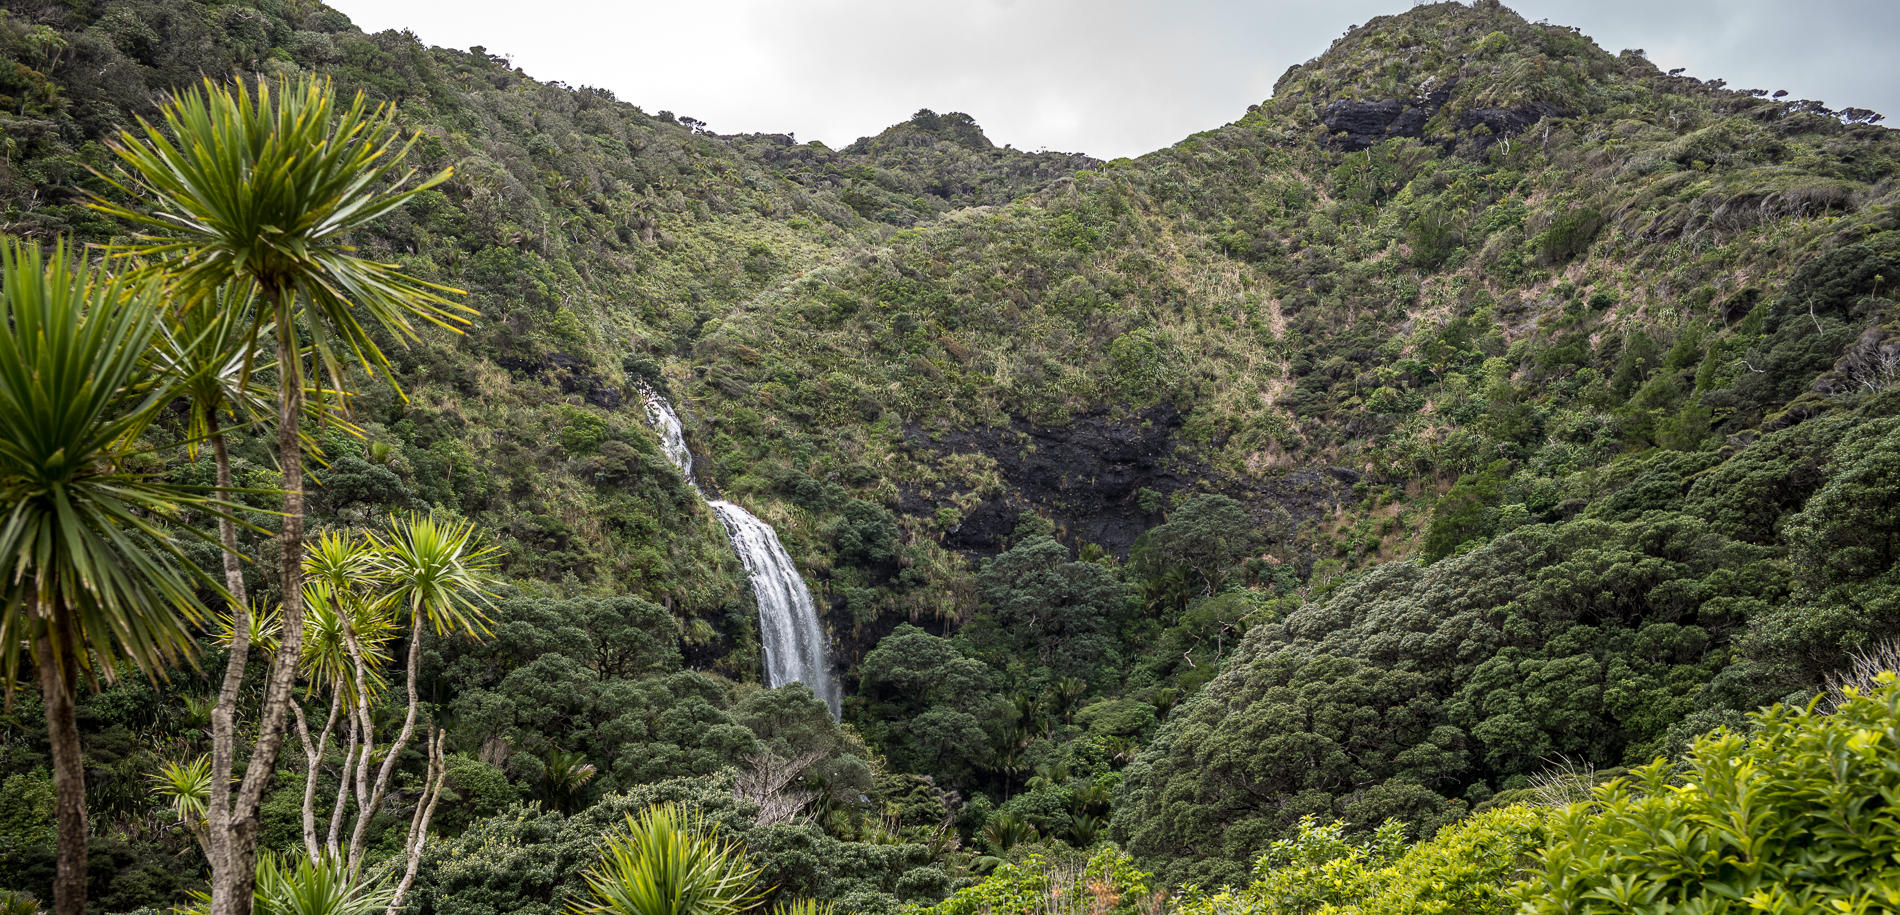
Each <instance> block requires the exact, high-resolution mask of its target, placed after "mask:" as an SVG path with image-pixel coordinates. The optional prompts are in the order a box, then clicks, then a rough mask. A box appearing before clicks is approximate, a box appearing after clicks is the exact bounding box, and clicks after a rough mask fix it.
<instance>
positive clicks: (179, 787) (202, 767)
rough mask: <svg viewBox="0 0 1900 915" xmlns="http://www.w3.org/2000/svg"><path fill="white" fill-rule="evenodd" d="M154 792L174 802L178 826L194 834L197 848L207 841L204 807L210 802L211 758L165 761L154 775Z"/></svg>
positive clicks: (172, 803) (173, 810) (152, 776)
mask: <svg viewBox="0 0 1900 915" xmlns="http://www.w3.org/2000/svg"><path fill="white" fill-rule="evenodd" d="M151 781H152V790H153V791H154V792H156V793H157V794H158V796H159V797H162V798H165V799H166V800H168V801H170V802H171V806H172V813H174V814H176V815H177V816H178V823H179V825H181V826H183V827H185V829H187V830H189V831H190V832H191V835H192V837H193V838H195V839H197V840H198V844H199V845H200V846H203V845H204V844H205V842H206V841H207V840H206V838H205V804H206V802H208V801H209V800H210V799H211V757H210V756H199V757H197V758H195V759H190V760H184V761H178V760H169V759H168V760H165V761H164V762H161V763H159V766H158V770H157V771H155V772H153V773H152V775H151Z"/></svg>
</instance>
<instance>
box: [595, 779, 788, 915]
mask: <svg viewBox="0 0 1900 915" xmlns="http://www.w3.org/2000/svg"><path fill="white" fill-rule="evenodd" d="M759 870H760V869H759V868H757V867H754V866H752V865H751V864H750V862H749V861H748V860H747V858H746V852H745V848H744V847H743V846H740V845H738V844H736V843H731V842H726V841H724V840H722V839H720V837H719V829H718V827H717V826H716V825H714V824H711V823H708V822H707V821H706V819H705V816H704V815H703V814H701V813H699V812H697V811H689V810H687V809H685V808H683V807H680V806H678V805H675V804H657V805H655V806H652V807H648V808H647V809H646V810H644V811H642V812H641V813H640V814H639V815H637V816H628V817H627V822H626V825H625V826H624V827H623V828H621V829H619V830H616V831H615V832H613V833H610V834H609V835H608V836H607V838H606V840H605V841H604V842H603V843H602V846H601V858H600V861H599V862H598V863H597V864H595V865H594V866H593V867H592V868H590V869H588V870H587V871H586V872H585V873H584V874H583V876H584V877H585V878H586V880H587V886H588V889H589V890H590V891H591V893H592V898H591V899H589V900H588V901H586V902H584V903H577V904H574V905H573V906H571V907H570V909H569V911H570V912H571V913H572V915H733V913H737V912H743V911H746V910H747V909H750V908H752V907H753V906H755V905H757V904H758V902H759V900H760V899H761V898H762V893H761V892H760V891H759V885H758V880H759Z"/></svg>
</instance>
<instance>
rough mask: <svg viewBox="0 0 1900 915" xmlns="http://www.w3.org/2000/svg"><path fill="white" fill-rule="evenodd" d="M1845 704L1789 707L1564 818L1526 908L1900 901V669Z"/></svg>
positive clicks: (1577, 910)
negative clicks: (1899, 805) (1898, 809)
mask: <svg viewBox="0 0 1900 915" xmlns="http://www.w3.org/2000/svg"><path fill="white" fill-rule="evenodd" d="M1880 683H1881V686H1880V688H1879V689H1877V690H1875V691H1873V692H1872V693H1869V694H1854V693H1849V694H1848V695H1847V697H1846V698H1845V699H1844V700H1843V701H1842V702H1841V704H1840V706H1839V707H1838V708H1836V709H1835V710H1834V712H1833V713H1832V714H1828V713H1826V712H1824V711H1823V710H1821V709H1819V708H1817V706H1818V704H1819V701H1820V700H1816V702H1814V703H1810V704H1809V705H1808V706H1807V707H1805V708H1802V707H1789V706H1782V705H1777V706H1775V707H1774V708H1771V709H1768V710H1767V711H1764V712H1760V713H1757V714H1755V715H1753V716H1751V720H1752V721H1753V724H1754V732H1753V733H1752V734H1747V735H1745V734H1741V733H1737V732H1734V731H1729V730H1722V731H1717V732H1716V733H1714V734H1710V735H1708V736H1706V737H1703V738H1701V739H1699V740H1697V741H1696V743H1695V746H1694V748H1693V749H1691V750H1690V752H1689V755H1688V758H1687V759H1686V760H1685V761H1684V762H1683V763H1682V764H1681V765H1679V766H1672V765H1670V764H1668V763H1666V762H1663V761H1661V760H1658V761H1657V762H1654V763H1651V764H1650V765H1647V766H1644V767H1642V768H1640V769H1637V770H1635V771H1633V772H1631V773H1630V774H1629V775H1628V776H1627V777H1625V778H1620V779H1617V780H1615V781H1613V782H1611V783H1609V784H1607V785H1604V786H1602V787H1600V788H1598V789H1597V793H1596V798H1595V800H1594V801H1592V802H1587V803H1581V804H1575V805H1572V806H1570V807H1568V808H1566V809H1565V810H1563V811H1562V812H1561V813H1559V814H1558V815H1557V817H1556V819H1555V821H1554V822H1553V823H1552V827H1551V829H1552V842H1551V846H1550V848H1549V849H1548V850H1547V851H1546V852H1545V853H1544V860H1543V867H1542V869H1541V870H1540V871H1539V872H1537V873H1536V874H1535V875H1534V876H1532V878H1531V879H1530V880H1528V881H1526V882H1525V883H1524V884H1523V885H1522V886H1521V887H1520V888H1519V895H1520V897H1521V899H1522V900H1523V903H1524V907H1523V908H1522V909H1521V910H1520V911H1522V912H1523V913H1524V915H1543V913H1552V915H1555V913H1565V915H1588V913H1607V912H1630V913H1654V915H1662V913H1722V912H1736V913H1739V912H1774V913H1780V912H1786V913H1795V912H1876V911H1878V912H1890V911H1893V910H1894V908H1895V907H1896V906H1900V816H1896V814H1895V800H1896V798H1900V681H1896V678H1895V676H1894V675H1893V674H1892V673H1886V674H1881V675H1880Z"/></svg>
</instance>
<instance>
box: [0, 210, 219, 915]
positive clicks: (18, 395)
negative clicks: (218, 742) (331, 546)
mask: <svg viewBox="0 0 1900 915" xmlns="http://www.w3.org/2000/svg"><path fill="white" fill-rule="evenodd" d="M0 299H4V303H3V304H0V563H4V571H3V573H0V597H3V598H4V605H0V678H3V679H4V681H5V683H4V686H5V689H6V691H7V695H8V696H9V697H11V695H12V690H13V688H14V687H15V685H16V684H17V683H18V680H19V674H20V671H21V648H22V647H25V646H31V649H32V651H33V654H34V663H35V669H36V671H37V673H38V677H39V682H40V692H41V694H42V696H43V697H44V698H45V701H46V718H47V728H48V734H49V737H50V739H51V747H52V757H53V779H54V786H55V793H56V800H55V812H56V818H57V820H58V823H59V861H58V876H57V877H56V878H55V880H54V910H55V911H56V912H58V913H59V915H80V913H82V912H83V911H84V909H85V898H86V883H85V869H86V810H85V777H84V771H83V769H82V767H81V764H80V758H79V731H78V724H77V720H76V718H75V710H74V702H75V700H76V697H77V689H78V684H79V682H80V681H81V680H93V679H97V678H98V677H100V676H104V677H110V676H112V674H113V672H114V671H115V669H117V668H118V667H119V665H121V664H124V665H128V666H131V667H134V668H136V669H138V670H141V671H143V672H145V673H146V674H147V675H150V676H159V675H161V674H162V672H163V671H164V669H165V668H166V667H167V666H168V665H170V664H173V663H175V662H177V661H179V660H180V659H182V658H185V657H187V656H188V655H189V653H190V651H191V649H192V642H191V634H190V626H191V624H192V623H193V622H195V621H197V620H200V619H202V618H203V617H204V615H205V614H204V608H203V607H201V606H200V605H199V603H198V598H197V596H196V594H195V593H194V590H193V587H192V585H193V580H194V578H196V579H200V580H202V573H198V572H197V571H196V569H195V568H194V567H192V565H191V564H190V562H189V561H187V560H186V559H185V557H184V555H183V554H182V553H181V552H180V550H179V548H178V546H177V544H176V543H175V542H174V540H173V534H172V532H171V531H170V530H169V529H167V528H166V527H164V526H163V525H162V524H161V523H160V520H161V519H164V518H167V517H172V516H175V515H176V514H177V513H178V511H179V509H180V508H181V507H184V506H196V507H201V508H211V509H213V510H214V511H215V510H219V509H218V506H216V505H215V504H213V503H211V502H210V501H209V500H208V499H206V498H205V497H204V496H203V495H201V494H198V493H196V492H194V491H192V490H189V489H186V488H183V487H178V486H172V485H168V484H165V483H162V482H159V481H157V480H154V479H151V478H149V477H147V476H145V475H143V474H139V473H135V472H131V471H128V470H126V469H125V468H124V466H123V463H122V459H123V458H124V457H125V456H126V454H127V453H128V451H130V450H131V449H132V448H133V447H134V446H135V443H136V441H137V439H138V437H139V434H140V432H141V431H143V430H144V429H145V427H146V425H147V423H149V421H150V420H151V418H152V416H153V414H154V412H155V411H156V409H157V408H158V407H159V406H161V405H162V404H164V403H165V402H166V401H167V400H168V399H170V392H169V391H168V390H167V389H166V388H165V386H164V384H163V383H162V379H151V378H147V377H142V376H141V373H140V372H139V366H140V360H141V357H142V356H143V354H144V351H145V350H146V348H147V347H148V346H149V345H150V343H151V341H152V338H153V336H154V335H155V334H156V333H157V331H158V307H157V303H156V300H155V296H154V295H153V293H152V292H151V290H150V287H147V286H132V285H127V284H124V283H121V282H119V281H116V280H113V279H110V278H108V277H106V276H104V275H102V274H99V273H95V272H94V271H93V269H92V268H91V267H89V266H88V265H86V264H85V263H84V262H83V261H82V260H80V259H79V258H76V257H74V256H73V255H72V253H71V252H70V251H69V250H68V249H67V248H66V246H65V245H64V244H63V243H62V244H60V245H59V246H57V247H55V248H54V250H53V252H52V253H51V255H50V256H47V255H43V254H42V253H41V252H40V250H39V249H38V248H36V247H31V246H25V245H21V244H18V243H16V242H14V241H11V240H7V241H4V242H0Z"/></svg>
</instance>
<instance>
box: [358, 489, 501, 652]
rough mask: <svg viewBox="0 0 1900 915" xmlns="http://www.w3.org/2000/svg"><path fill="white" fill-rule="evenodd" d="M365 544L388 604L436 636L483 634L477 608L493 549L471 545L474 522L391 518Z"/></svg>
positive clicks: (490, 578) (490, 574) (484, 621)
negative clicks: (371, 547) (376, 562)
mask: <svg viewBox="0 0 1900 915" xmlns="http://www.w3.org/2000/svg"><path fill="white" fill-rule="evenodd" d="M370 540H371V541H372V542H373V543H374V544H375V545H376V549H377V551H378V552H379V553H380V554H381V555H380V563H381V568H382V572H383V575H384V577H385V578H386V579H387V581H388V582H389V585H388V588H389V590H388V592H387V593H388V598H389V600H390V602H391V603H394V604H396V605H398V606H401V607H404V608H406V609H407V610H408V611H409V613H410V614H411V615H412V616H413V617H414V618H416V619H425V618H426V619H427V620H428V622H429V625H430V626H432V627H433V628H434V629H435V634H436V635H446V634H447V633H448V632H449V631H450V630H460V631H462V632H467V633H469V634H471V635H486V634H487V633H488V617H487V615H486V614H484V613H483V612H482V608H481V604H482V602H483V601H485V600H486V599H487V598H488V597H490V596H491V595H490V594H489V591H488V588H489V587H490V586H491V585H492V584H494V571H495V557H496V553H497V551H496V549H495V548H494V547H492V546H482V545H480V544H479V543H477V542H476V537H475V525H474V523H472V522H468V521H455V520H451V519H448V518H444V517H440V516H437V515H434V514H421V513H415V512H412V513H410V514H407V515H396V516H392V517H391V518H390V519H389V528H388V530H387V531H386V532H385V533H383V534H381V535H378V534H371V535H370Z"/></svg>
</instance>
